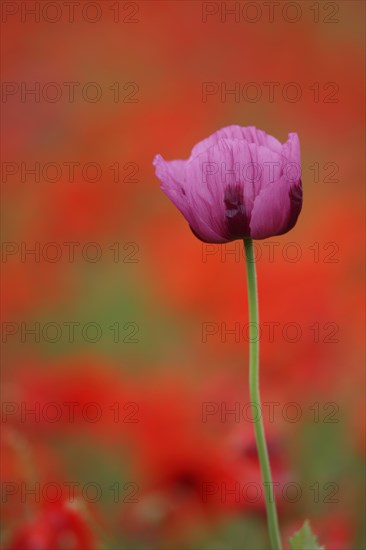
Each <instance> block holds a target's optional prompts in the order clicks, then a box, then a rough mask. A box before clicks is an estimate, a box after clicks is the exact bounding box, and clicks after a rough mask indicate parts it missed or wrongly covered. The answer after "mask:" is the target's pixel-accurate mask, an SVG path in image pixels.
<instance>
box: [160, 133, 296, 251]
mask: <svg viewBox="0 0 366 550" xmlns="http://www.w3.org/2000/svg"><path fill="white" fill-rule="evenodd" d="M154 166H155V170H156V175H157V177H158V178H159V179H160V180H161V182H162V185H161V189H162V190H163V191H164V193H165V194H166V195H167V196H168V197H169V198H170V200H171V201H172V202H173V203H174V204H175V206H176V207H177V208H178V209H179V210H180V211H181V213H182V214H183V216H184V217H185V218H186V220H187V221H188V223H189V225H190V227H191V229H192V230H193V232H194V233H195V235H196V236H197V237H198V238H199V239H201V240H202V241H205V242H210V243H224V242H228V241H233V240H236V239H242V238H252V239H266V238H267V237H272V236H274V235H281V234H283V233H286V232H287V231H289V230H290V229H291V228H292V227H293V226H294V225H295V223H296V220H297V218H298V215H299V214H300V211H301V206H302V188H301V165H300V144H299V138H298V136H297V134H296V133H291V134H289V136H288V140H287V142H286V143H284V144H283V145H282V144H281V143H280V142H279V141H278V140H277V139H276V138H274V137H273V136H270V135H268V134H266V133H265V132H263V131H262V130H257V128H255V127H254V126H248V127H246V128H242V127H241V126H227V127H226V128H222V129H221V130H219V131H217V132H215V133H214V134H212V135H211V136H210V137H208V138H207V139H204V140H203V141H201V142H200V143H198V144H197V145H195V146H194V147H193V149H192V153H191V156H190V157H189V159H188V160H171V161H166V160H164V159H163V158H162V157H161V155H157V156H156V157H155V159H154Z"/></svg>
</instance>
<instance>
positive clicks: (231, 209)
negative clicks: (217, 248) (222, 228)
mask: <svg viewBox="0 0 366 550" xmlns="http://www.w3.org/2000/svg"><path fill="white" fill-rule="evenodd" d="M242 193H243V192H242V189H241V188H240V185H235V184H234V185H228V186H227V187H226V189H225V194H224V203H225V218H226V223H227V228H228V231H229V234H230V237H231V238H240V237H244V236H249V221H250V220H249V216H248V215H247V212H246V209H245V204H244V197H243V194H242Z"/></svg>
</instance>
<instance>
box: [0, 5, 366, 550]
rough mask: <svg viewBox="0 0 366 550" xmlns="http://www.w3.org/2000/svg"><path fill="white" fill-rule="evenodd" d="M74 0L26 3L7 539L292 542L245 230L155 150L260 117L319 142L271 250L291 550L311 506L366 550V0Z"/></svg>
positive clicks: (12, 178) (12, 96)
mask: <svg viewBox="0 0 366 550" xmlns="http://www.w3.org/2000/svg"><path fill="white" fill-rule="evenodd" d="M35 4H38V7H37V6H35ZM65 4H67V3H65V2H38V3H34V2H3V3H2V26H3V33H2V80H3V88H2V131H3V136H4V137H3V146H2V198H3V201H2V203H3V212H2V219H3V232H2V234H3V248H2V272H3V295H2V328H3V344H2V348H3V349H2V359H3V361H2V399H3V405H2V480H3V481H2V503H1V507H2V513H1V516H2V544H3V547H4V548H13V549H15V548H16V549H19V548H22V549H27V548H42V549H52V550H53V549H58V550H59V549H61V548H62V549H63V550H66V549H67V550H76V549H80V550H93V549H101V548H102V549H109V550H112V549H113V550H115V549H117V548H118V549H123V548H125V549H128V550H132V549H133V550H135V549H136V550H148V549H149V550H150V549H152V550H155V549H156V550H164V549H169V550H170V549H173V548H174V549H180V550H189V549H191V550H198V549H199V550H234V549H244V548H247V549H250V550H264V549H267V548H268V539H267V534H266V533H267V530H266V522H265V514H264V503H263V499H262V498H261V490H260V474H259V467H258V461H257V456H256V451H255V446H254V439H253V425H252V422H251V417H250V414H249V411H248V403H249V401H250V399H249V395H248V383H247V378H248V338H247V336H246V334H247V333H246V327H247V322H248V319H247V299H246V287H245V266H244V261H243V255H242V250H241V243H240V242H237V243H231V245H230V246H229V245H228V246H225V247H219V246H213V247H207V246H206V245H204V244H203V243H201V242H200V241H199V240H197V239H196V238H195V237H194V236H193V235H192V233H191V232H190V230H189V228H188V226H187V224H186V222H185V220H184V219H183V218H182V216H181V215H180V214H179V212H178V211H177V210H176V209H175V207H174V206H173V205H172V204H171V203H170V202H169V200H168V199H167V198H166V197H165V195H164V194H163V193H162V192H161V191H160V190H159V182H158V180H157V179H156V177H155V175H154V171H153V167H152V159H153V157H154V155H155V154H157V153H161V154H162V155H163V156H164V157H165V158H167V159H173V158H187V157H188V156H189V154H190V150H191V147H192V146H193V145H194V144H195V143H196V142H197V141H199V140H201V139H203V138H204V137H206V136H208V135H209V134H210V133H212V132H214V131H215V130H217V129H218V128H220V127H223V126H225V125H228V124H239V125H242V126H247V125H256V126H257V127H259V128H262V129H264V130H266V131H267V132H268V133H271V134H273V135H274V136H276V137H277V138H278V139H279V140H281V141H282V142H284V141H285V140H286V139H287V134H288V132H291V131H296V132H298V134H299V136H300V142H301V151H302V161H303V167H302V172H303V178H302V179H303V187H304V207H303V211H302V214H301V216H300V218H299V221H298V224H297V225H296V227H295V228H294V229H293V231H292V232H291V233H289V234H287V235H284V236H282V237H279V238H276V239H271V240H270V241H269V242H268V243H267V244H265V242H261V243H258V247H257V250H258V280H259V292H260V298H259V299H260V313H261V320H262V323H264V325H263V327H262V329H263V331H262V334H261V382H262V394H263V400H264V401H265V402H266V403H267V404H268V406H267V408H266V410H263V415H264V420H265V424H266V428H267V435H268V440H269V448H270V455H271V462H272V469H273V475H274V479H275V480H276V482H277V483H278V486H277V488H276V492H277V500H278V508H279V514H280V523H281V529H282V534H283V538H284V545H285V546H286V545H287V542H286V540H287V537H288V535H289V534H291V533H292V532H293V531H294V530H295V529H297V528H298V527H299V526H300V525H301V524H302V522H303V520H304V519H305V518H308V519H309V520H310V521H311V523H312V526H313V529H314V531H315V532H316V533H317V535H318V537H319V541H320V542H321V543H322V544H323V545H325V548H326V549H327V550H341V549H342V550H351V549H354V550H361V549H362V548H365V542H364V539H363V528H362V520H363V513H364V501H363V496H364V491H363V484H364V470H363V466H362V464H363V461H364V456H365V455H364V442H365V437H364V435H365V432H364V409H363V394H364V374H363V358H364V356H363V344H364V336H363V329H364V322H363V312H362V307H361V305H360V304H361V303H362V288H363V286H362V283H363V267H362V266H363V262H362V256H363V250H364V248H363V247H364V236H363V235H364V228H363V222H362V214H363V208H362V204H363V200H364V195H363V180H364V165H363V161H362V156H363V155H362V152H363V149H364V105H363V95H364V88H363V80H362V74H363V70H364V69H363V63H364V51H363V44H364V3H363V2H358V1H354V2H353V1H347V2H345V1H337V2H322V1H321V2H315V3H313V2H307V1H303V2H301V1H298V2H295V3H294V2H292V3H290V2H282V1H281V2H278V3H274V5H273V3H265V2H264V3H263V2H236V3H235V2H226V3H225V2H224V3H218V2H208V3H207V2H206V3H205V2H203V3H201V2H199V1H194V2H189V1H165V2H157V1H147V2H145V1H142V2H122V1H119V2H110V1H108V0H105V1H103V2H85V1H83V0H82V1H80V2H79V3H74V4H73V5H72V6H71V7H70V5H69V6H68V5H65ZM71 4H72V3H71ZM32 9H35V10H36V12H35V13H36V15H34V14H33V15H32V13H30V12H31V11H32ZM230 9H234V10H236V11H235V14H234V15H232V14H231V15H230V14H227V10H230ZM37 10H38V11H37ZM70 10H71V11H70ZM272 10H273V11H272ZM271 14H272V15H271ZM207 82H210V83H213V84H211V86H212V88H211V89H212V90H213V93H212V94H211V95H208V96H203V88H204V86H205V84H204V83H207ZM269 82H272V83H275V84H274V85H273V86H274V88H273V89H274V92H273V96H270V95H269V85H268V83H269ZM67 83H69V84H67ZM70 83H74V84H70ZM90 83H94V84H90ZM235 83H238V84H235ZM248 83H251V84H250V85H249V86H248ZM266 83H267V84H266ZM289 83H292V84H289ZM235 85H236V86H239V91H240V96H239V97H236V96H234V95H233V94H228V95H225V93H223V95H221V91H222V90H224V91H225V89H227V90H230V89H232V88H233V87H234V86H235ZM72 87H73V90H74V96H71V95H69V91H70V89H71V88H72ZM225 87H226V88H225ZM31 88H33V89H34V90H35V93H34V94H32V93H28V94H27V93H26V91H27V90H30V89H31ZM299 90H300V91H299ZM72 163H74V164H72ZM90 163H92V164H90ZM71 166H73V169H74V173H73V176H72V177H71V175H70V174H71V172H70V170H71V168H70V167H71ZM32 169H33V170H35V172H32V171H31V170H32ZM28 170H30V171H28ZM92 180H95V181H92ZM67 243H69V244H67ZM70 243H74V244H70ZM269 243H272V245H271V246H272V248H270V246H269ZM32 250H33V251H35V252H34V253H32V252H29V253H27V251H32ZM71 250H73V251H74V252H73V253H72V252H71ZM270 250H271V251H272V252H273V255H271V254H270ZM270 327H272V329H273V332H270ZM32 330H33V332H32ZM230 331H231V332H230ZM233 331H234V332H233ZM270 404H272V405H270ZM271 407H272V408H271ZM270 410H271V411H272V414H270ZM32 411H33V412H32ZM230 411H234V412H231V413H230Z"/></svg>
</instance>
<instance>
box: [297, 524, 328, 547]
mask: <svg viewBox="0 0 366 550" xmlns="http://www.w3.org/2000/svg"><path fill="white" fill-rule="evenodd" d="M289 542H290V548H291V550H324V546H320V545H319V543H318V540H317V538H316V536H315V535H314V533H313V532H312V530H311V527H310V523H309V522H308V520H306V521H305V523H304V525H303V526H302V527H301V529H300V530H299V531H297V532H296V533H295V534H294V535H293V536H292V537H290V539H289Z"/></svg>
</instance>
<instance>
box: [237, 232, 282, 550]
mask: <svg viewBox="0 0 366 550" xmlns="http://www.w3.org/2000/svg"><path fill="white" fill-rule="evenodd" d="M244 246H245V258H246V267H247V284H248V304H249V321H250V324H249V392H250V401H251V404H252V412H253V423H254V431H255V438H256V442H257V450H258V456H259V464H260V467H261V472H262V479H263V486H264V494H265V498H266V510H267V523H268V531H269V538H270V541H271V548H272V550H281V536H280V528H279V525H278V517H277V510H276V501H275V497H274V490H273V484H272V476H271V467H270V464H269V457H268V449H267V443H266V437H265V434H264V426H263V421H262V407H261V399H260V392H259V315H258V292H257V275H256V270H255V258H254V251H253V241H252V239H244Z"/></svg>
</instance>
